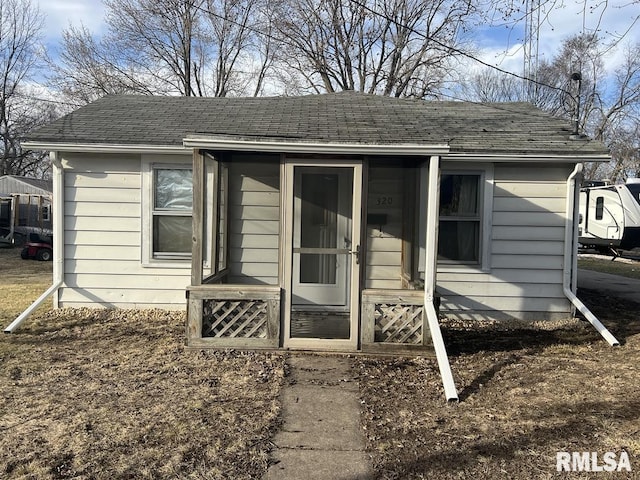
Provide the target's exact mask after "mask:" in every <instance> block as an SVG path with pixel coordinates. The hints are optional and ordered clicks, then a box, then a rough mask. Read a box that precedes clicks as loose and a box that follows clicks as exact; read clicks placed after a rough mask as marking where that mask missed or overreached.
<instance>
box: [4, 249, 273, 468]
mask: <svg viewBox="0 0 640 480" xmlns="http://www.w3.org/2000/svg"><path fill="white" fill-rule="evenodd" d="M8 252H11V251H6V250H3V251H0V285H1V288H2V297H3V304H2V306H1V307H0V308H1V310H0V324H2V326H3V328H4V327H5V326H6V325H7V324H8V323H9V322H10V321H11V320H12V319H13V318H14V317H15V314H16V313H19V310H21V308H23V306H27V305H28V304H29V303H30V301H31V300H33V299H35V298H36V297H37V296H38V295H39V293H40V292H41V291H44V290H45V289H46V287H47V284H46V282H45V283H39V282H41V281H42V280H43V279H44V278H45V277H46V276H47V273H48V275H49V277H50V271H51V270H50V269H51V264H50V263H49V264H44V263H41V262H36V261H26V260H17V261H15V260H14V259H13V258H12V257H11V255H10V254H9V253H8ZM13 253H16V252H15V251H13ZM18 259H19V257H18ZM38 272H39V274H38V281H37V282H36V283H27V284H25V281H27V280H28V279H29V278H30V277H31V276H33V275H34V274H36V273H38ZM40 277H42V278H40ZM12 279H13V280H12ZM21 289H22V290H21ZM20 291H22V294H20V293H18V292H20ZM183 344H184V315H183V314H182V313H171V312H162V311H140V312H136V311H119V312H116V311H95V310H93V311H92V310H70V309H69V310H60V311H56V312H47V311H46V309H45V310H43V311H40V312H38V314H37V315H36V318H35V319H29V320H28V321H27V322H26V323H25V324H24V328H21V329H20V330H19V333H16V334H12V335H4V334H3V335H2V336H1V337H0V362H1V365H2V368H1V370H0V478H33V479H38V480H39V479H47V478H49V479H59V478H99V479H114V478H167V479H173V478H195V479H198V478H200V479H222V478H224V479H250V478H260V476H261V475H262V474H263V473H264V472H265V471H266V468H267V466H268V460H269V456H268V452H269V450H270V448H271V444H270V438H271V436H272V434H273V432H274V431H275V430H276V428H277V427H278V422H279V420H278V418H279V417H278V416H279V411H280V403H279V400H278V395H279V393H280V389H281V385H282V383H283V378H284V371H285V368H284V356H283V355H281V354H278V353H246V354H245V353H238V352H206V353H203V352H199V351H191V350H187V349H185V348H184V346H183Z"/></svg>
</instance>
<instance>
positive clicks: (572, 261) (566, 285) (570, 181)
mask: <svg viewBox="0 0 640 480" xmlns="http://www.w3.org/2000/svg"><path fill="white" fill-rule="evenodd" d="M582 168H583V166H582V164H581V163H578V164H576V168H574V170H573V172H571V175H569V178H567V205H566V211H567V219H566V222H565V230H564V266H563V272H562V273H563V281H562V288H563V291H564V294H565V296H566V297H567V298H568V299H569V301H570V302H571V303H572V304H573V305H574V306H575V307H576V308H577V309H578V310H579V311H580V313H582V314H583V315H584V317H585V318H586V319H587V320H588V321H589V323H591V325H593V326H594V328H595V329H596V330H597V331H598V333H599V334H600V335H602V336H603V337H604V339H605V340H606V341H607V342H608V343H609V345H611V346H612V347H615V346H618V345H620V342H618V340H616V338H615V337H614V336H613V335H612V334H611V332H610V331H609V330H607V328H606V327H605V326H604V325H603V324H602V322H600V320H598V318H597V317H596V316H595V315H594V314H593V313H591V311H590V310H589V309H588V308H587V307H586V305H585V304H584V303H582V301H580V299H579V298H578V297H576V295H575V293H574V291H575V287H576V285H575V279H576V278H577V275H576V272H577V266H576V265H577V255H576V249H575V246H576V241H577V238H576V230H575V222H574V219H575V206H576V196H577V195H578V194H579V191H578V190H577V189H576V187H575V179H576V177H577V176H578V175H580V174H581V173H582ZM572 282H573V284H572Z"/></svg>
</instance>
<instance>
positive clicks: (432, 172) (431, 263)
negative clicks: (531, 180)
mask: <svg viewBox="0 0 640 480" xmlns="http://www.w3.org/2000/svg"><path fill="white" fill-rule="evenodd" d="M427 188H428V190H427V219H426V222H425V228H426V237H425V239H426V240H425V268H424V311H425V313H426V317H427V321H428V322H429V331H430V332H431V340H432V342H433V347H434V349H435V351H436V358H437V359H438V368H439V369H440V377H441V378H442V384H443V386H444V394H445V396H446V398H447V400H448V401H457V400H458V392H457V390H456V385H455V383H454V381H453V375H452V373H451V366H450V365H449V358H448V356H447V350H446V348H445V346H444V340H443V338H442V332H441V331H440V323H439V320H438V312H436V309H435V306H434V305H433V301H434V297H435V295H434V294H435V290H436V262H437V252H438V218H439V212H440V206H439V201H440V157H438V156H436V155H432V156H431V157H430V158H429V183H428V187H427ZM424 330H425V329H424V328H423V331H424Z"/></svg>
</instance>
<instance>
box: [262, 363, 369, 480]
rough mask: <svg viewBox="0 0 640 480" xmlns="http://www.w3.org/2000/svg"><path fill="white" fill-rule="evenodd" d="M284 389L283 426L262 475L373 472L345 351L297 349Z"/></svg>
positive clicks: (353, 476)
mask: <svg viewBox="0 0 640 480" xmlns="http://www.w3.org/2000/svg"><path fill="white" fill-rule="evenodd" d="M288 363H289V366H290V372H291V373H290V377H289V379H290V382H289V385H287V386H286V387H285V388H284V390H283V394H282V409H283V413H282V414H283V420H284V421H283V426H282V429H281V431H280V432H278V433H277V434H276V436H275V438H274V443H275V444H276V446H277V448H276V450H275V451H274V453H273V457H274V460H275V462H276V463H275V464H274V465H272V466H271V467H270V468H269V470H268V471H267V474H266V476H265V477H264V480H275V479H278V480H288V479H296V480H297V479H305V480H315V479H318V480H320V479H322V480H325V479H336V480H338V479H344V480H347V479H348V480H360V479H361V480H365V479H369V478H372V477H373V470H372V468H371V461H370V458H369V455H367V453H366V452H365V440H364V435H363V433H362V430H361V427H360V402H359V398H358V382H357V380H355V379H354V377H353V375H352V374H351V370H350V360H349V359H348V358H344V357H336V356H320V355H304V354H295V355H292V356H291V357H290V358H289V361H288Z"/></svg>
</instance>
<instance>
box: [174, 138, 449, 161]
mask: <svg viewBox="0 0 640 480" xmlns="http://www.w3.org/2000/svg"><path fill="white" fill-rule="evenodd" d="M183 145H184V146H185V147H189V148H199V149H207V150H227V151H229V150H230V151H244V152H249V151H250V152H268V153H299V154H305V153H317V154H332V155H349V154H351V155H407V156H425V155H444V154H447V153H448V152H449V145H446V144H379V143H376V144H373V143H328V142H326V143H325V142H290V141H289V142H287V141H274V140H246V139H229V138H220V137H211V136H195V135H190V136H188V137H187V138H185V139H184V141H183Z"/></svg>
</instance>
